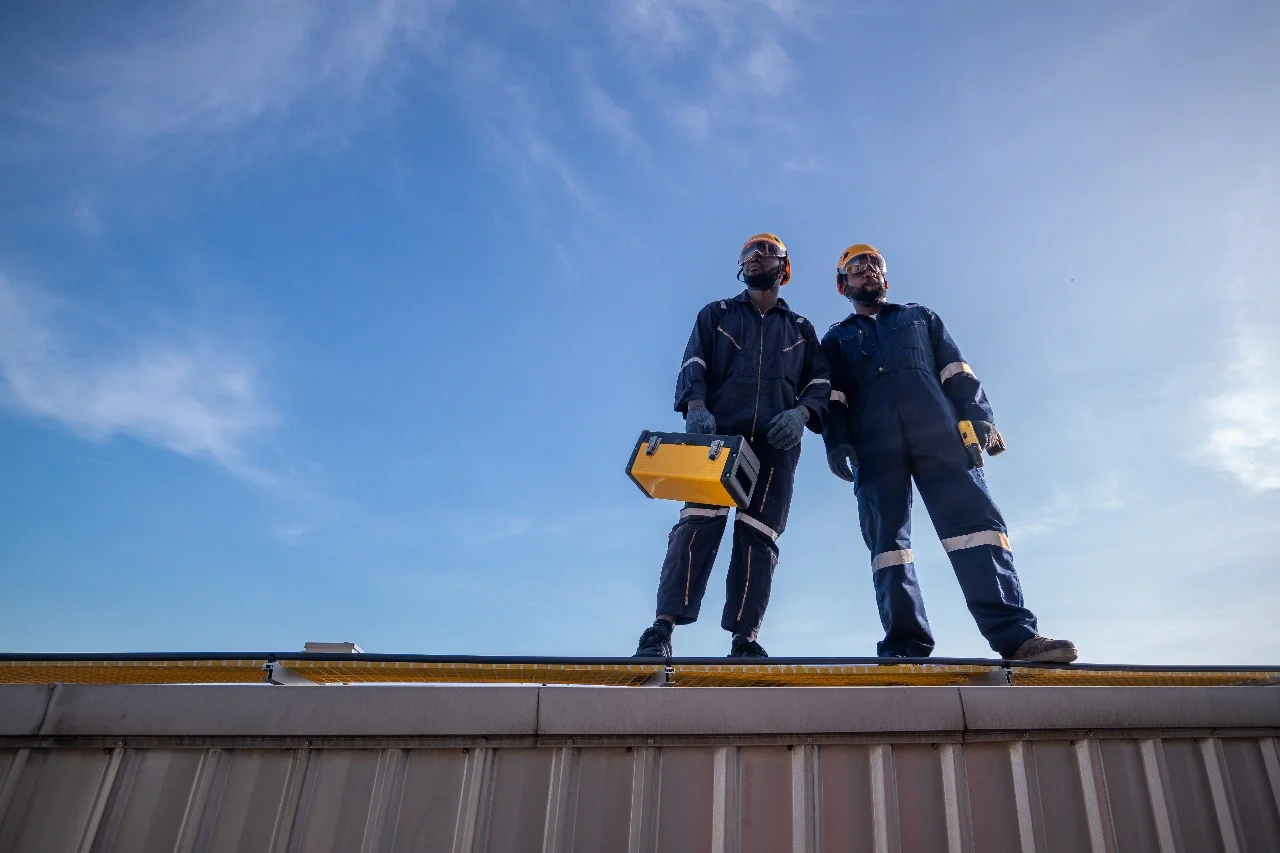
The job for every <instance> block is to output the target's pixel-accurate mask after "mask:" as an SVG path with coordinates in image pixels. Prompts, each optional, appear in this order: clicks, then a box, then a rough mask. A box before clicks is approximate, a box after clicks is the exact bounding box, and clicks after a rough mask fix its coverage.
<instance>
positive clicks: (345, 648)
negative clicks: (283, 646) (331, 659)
mask: <svg viewBox="0 0 1280 853" xmlns="http://www.w3.org/2000/svg"><path fill="white" fill-rule="evenodd" d="M302 650H303V651H304V652H319V653H321V654H329V655H358V654H363V653H364V649H362V648H360V647H359V646H357V645H356V644H355V643H303V645H302Z"/></svg>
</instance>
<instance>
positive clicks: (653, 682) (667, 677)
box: [641, 666, 675, 687]
mask: <svg viewBox="0 0 1280 853" xmlns="http://www.w3.org/2000/svg"><path fill="white" fill-rule="evenodd" d="M674 672H675V670H674V669H673V668H672V667H670V666H664V667H663V668H662V669H661V670H659V671H658V672H655V673H654V674H653V675H651V676H649V680H648V681H646V682H644V684H642V685H641V686H642V687H670V686H671V675H672V673H674Z"/></svg>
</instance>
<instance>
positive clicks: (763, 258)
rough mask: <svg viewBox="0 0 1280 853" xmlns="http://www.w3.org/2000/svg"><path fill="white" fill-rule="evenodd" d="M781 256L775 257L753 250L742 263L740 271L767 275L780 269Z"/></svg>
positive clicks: (751, 274)
mask: <svg viewBox="0 0 1280 853" xmlns="http://www.w3.org/2000/svg"><path fill="white" fill-rule="evenodd" d="M782 264H783V260H782V258H775V257H773V256H771V255H765V254H763V253H761V252H753V253H752V254H750V255H748V256H747V259H746V260H745V261H743V263H742V271H743V272H744V273H746V274H747V275H750V276H757V275H768V274H769V273H776V272H778V271H779V270H781V269H782Z"/></svg>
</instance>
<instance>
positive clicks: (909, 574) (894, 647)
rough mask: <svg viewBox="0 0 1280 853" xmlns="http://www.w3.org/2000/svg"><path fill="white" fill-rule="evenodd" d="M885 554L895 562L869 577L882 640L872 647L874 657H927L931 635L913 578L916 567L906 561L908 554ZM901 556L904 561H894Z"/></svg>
mask: <svg viewBox="0 0 1280 853" xmlns="http://www.w3.org/2000/svg"><path fill="white" fill-rule="evenodd" d="M888 554H889V555H892V556H893V557H894V558H895V561H894V562H886V563H884V565H882V566H879V567H876V568H874V570H873V572H872V574H871V581H872V583H873V584H874V586H875V589H876V607H877V608H878V609H879V611H880V625H881V627H883V628H884V639H883V640H881V641H880V642H879V643H877V644H876V654H877V655H880V656H881V657H888V656H889V655H893V654H900V655H910V656H911V657H928V656H929V654H931V653H932V652H933V633H932V631H931V630H930V628H929V617H928V616H927V615H926V614H925V612H924V596H923V595H921V593H920V581H919V580H918V579H917V578H916V564H915V563H913V562H911V559H910V556H911V551H910V549H907V550H902V551H891V552H888ZM904 554H905V555H906V556H907V559H906V560H905V561H902V560H901V559H898V558H900V557H901V556H902V555H904ZM884 556H886V555H885V554H879V555H877V557H884ZM873 565H874V563H873Z"/></svg>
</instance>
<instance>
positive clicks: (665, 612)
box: [656, 504, 729, 625]
mask: <svg viewBox="0 0 1280 853" xmlns="http://www.w3.org/2000/svg"><path fill="white" fill-rule="evenodd" d="M728 519H729V510H728V509H727V508H725V507H718V506H704V505H701V504H686V505H685V507H684V509H682V510H680V520H679V521H678V522H676V525H675V527H672V528H671V533H670V534H669V535H668V536H667V555H666V557H665V558H664V559H663V561H662V575H661V577H660V578H659V580H658V597H657V599H658V600H657V611H656V613H657V615H659V616H670V617H672V618H673V619H675V622H676V624H677V625H688V624H689V623H690V622H694V621H696V620H697V618H698V612H699V610H700V609H701V607H702V597H703V595H705V594H706V591H707V579H708V578H709V577H710V576H711V567H712V566H713V565H714V564H715V561H716V554H717V553H718V552H719V550H720V540H721V539H722V538H723V536H724V526H725V523H726V522H727V521H728Z"/></svg>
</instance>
